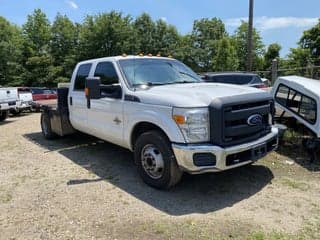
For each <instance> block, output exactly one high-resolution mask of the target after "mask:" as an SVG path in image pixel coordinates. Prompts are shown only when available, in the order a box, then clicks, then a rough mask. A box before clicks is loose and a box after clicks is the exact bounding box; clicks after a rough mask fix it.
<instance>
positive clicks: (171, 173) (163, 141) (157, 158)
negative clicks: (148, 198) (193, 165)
mask: <svg viewBox="0 0 320 240" xmlns="http://www.w3.org/2000/svg"><path fill="white" fill-rule="evenodd" d="M134 157H135V161H136V163H137V168H138V172H139V174H140V176H141V178H142V179H143V181H144V182H145V183H146V184H148V185H150V186H152V187H154V188H158V189H168V188H170V187H172V186H174V185H175V184H177V183H178V182H179V181H180V179H181V176H182V171H181V170H180V168H179V166H178V164H177V162H176V159H175V156H174V154H173V152H172V149H171V145H170V142H169V140H168V138H167V136H165V135H164V134H163V133H162V132H160V131H156V130H153V131H149V132H146V133H143V134H141V135H140V136H139V138H138V139H137V141H136V143H135V148H134Z"/></svg>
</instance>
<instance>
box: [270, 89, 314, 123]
mask: <svg viewBox="0 0 320 240" xmlns="http://www.w3.org/2000/svg"><path fill="white" fill-rule="evenodd" d="M276 101H277V102H278V103H279V104H280V105H282V106H284V107H286V108H287V109H290V110H291V111H293V112H295V113H296V114H297V115H299V116H300V117H302V118H303V119H304V120H306V121H307V122H309V123H311V124H314V123H315V122H316V120H317V103H316V101H315V100H314V99H312V98H310V97H308V96H305V95H304V94H301V93H300V92H298V91H295V90H293V89H291V88H289V87H287V86H284V85H282V84H281V85H279V87H278V90H277V93H276Z"/></svg>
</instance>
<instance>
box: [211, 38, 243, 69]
mask: <svg viewBox="0 0 320 240" xmlns="http://www.w3.org/2000/svg"><path fill="white" fill-rule="evenodd" d="M212 63H213V66H212V68H213V69H214V71H235V70H237V69H238V66H239V61H238V58H237V53H236V50H235V47H234V46H232V45H231V42H230V40H229V38H228V37H224V38H222V39H221V40H219V42H218V44H217V53H216V55H215V56H214V57H213V61H212Z"/></svg>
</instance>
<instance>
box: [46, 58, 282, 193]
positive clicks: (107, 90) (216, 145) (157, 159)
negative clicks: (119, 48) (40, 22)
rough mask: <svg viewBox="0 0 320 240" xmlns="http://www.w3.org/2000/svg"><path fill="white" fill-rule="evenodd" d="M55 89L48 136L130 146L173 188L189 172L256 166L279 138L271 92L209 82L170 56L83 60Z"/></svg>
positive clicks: (141, 168)
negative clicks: (91, 138) (78, 133)
mask: <svg viewBox="0 0 320 240" xmlns="http://www.w3.org/2000/svg"><path fill="white" fill-rule="evenodd" d="M57 92H58V104H57V106H55V107H52V106H44V107H43V110H44V111H43V112H42V115H41V127H42V133H43V135H44V137H45V138H47V139H52V138H54V137H55V136H56V135H59V136H64V135H67V134H70V133H72V132H73V131H74V130H78V131H81V132H84V133H87V134H89V135H93V136H96V137H98V138H101V139H104V140H106V141H108V142H112V143H114V144H117V145H120V146H122V147H124V148H127V149H130V150H131V151H132V152H133V154H134V159H135V163H136V164H137V169H138V172H139V174H140V176H141V177H142V179H143V180H144V182H146V183H147V184H149V185H150V186H153V187H156V188H161V189H164V188H169V187H171V186H173V185H175V184H176V183H178V182H179V180H180V178H181V175H182V173H183V172H188V173H191V174H199V173H206V172H217V171H223V170H228V169H231V168H236V167H240V166H243V165H246V164H250V163H253V162H254V161H256V160H258V159H260V158H262V157H264V156H265V155H266V154H267V153H269V152H271V151H272V150H274V149H275V148H276V147H277V143H278V138H277V135H278V130H277V129H276V128H274V127H273V126H272V112H273V100H272V98H271V96H270V95H269V94H268V93H267V92H264V91H261V90H259V89H255V88H249V87H244V86H237V85H226V84H220V83H204V82H202V81H201V79H200V78H199V76H198V75H197V74H195V73H194V72H193V71H192V70H191V69H190V68H188V67H187V66H186V65H184V64H183V63H181V62H179V61H177V60H175V59H172V58H164V57H149V56H116V57H106V58H99V59H93V60H87V61H83V62H80V63H78V64H77V66H76V67H75V70H74V72H73V75H72V77H71V82H70V86H69V88H58V90H57Z"/></svg>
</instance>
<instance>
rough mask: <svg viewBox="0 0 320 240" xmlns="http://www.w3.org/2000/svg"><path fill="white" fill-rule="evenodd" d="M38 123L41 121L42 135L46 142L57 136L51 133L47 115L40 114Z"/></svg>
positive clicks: (44, 113)
mask: <svg viewBox="0 0 320 240" xmlns="http://www.w3.org/2000/svg"><path fill="white" fill-rule="evenodd" d="M40 121H41V130H42V135H43V136H44V137H45V138H46V139H48V140H51V139H54V138H56V137H57V135H56V134H55V133H54V132H53V131H52V128H51V122H50V117H49V115H48V113H46V112H42V113H41V120H40Z"/></svg>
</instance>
